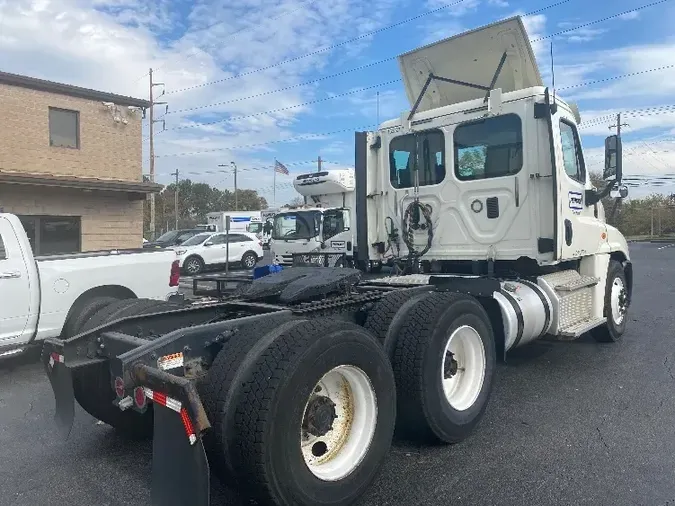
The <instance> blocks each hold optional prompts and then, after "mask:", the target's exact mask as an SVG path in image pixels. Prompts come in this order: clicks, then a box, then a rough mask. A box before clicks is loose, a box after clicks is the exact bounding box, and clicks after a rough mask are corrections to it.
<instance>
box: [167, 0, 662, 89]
mask: <svg viewBox="0 0 675 506" xmlns="http://www.w3.org/2000/svg"><path fill="white" fill-rule="evenodd" d="M464 1H465V0H458V1H456V2H453V3H450V4H446V5H443V6H441V7H438V8H436V9H432V10H430V11H427V12H423V13H422V14H418V15H417V16H413V17H411V18H408V19H404V20H402V21H398V22H396V23H393V24H391V25H387V26H384V27H382V28H378V29H376V30H373V31H371V32H368V33H364V34H362V35H359V36H358V37H354V38H352V39H348V40H345V41H342V42H338V43H336V44H332V45H330V46H326V47H323V48H321V49H317V50H315V51H312V52H310V53H307V54H304V55H300V56H295V57H293V58H289V59H287V60H282V61H280V62H277V63H273V64H271V65H267V66H265V67H260V68H257V69H254V70H249V71H247V72H242V73H240V74H235V75H233V76H228V77H224V78H222V79H217V80H215V81H209V82H206V83H202V84H196V85H194V86H188V87H185V88H180V89H178V90H175V91H170V92H168V93H167V95H173V94H175V93H182V92H184V91H188V90H193V89H197V88H203V87H205V86H211V85H214V84H219V83H223V82H225V81H230V80H232V79H239V78H240V77H245V76H249V75H252V74H256V73H258V72H263V71H265V70H269V69H272V68H275V67H279V66H281V65H285V64H286V63H290V62H294V61H298V60H302V59H304V58H308V57H310V56H314V55H317V54H320V53H323V52H326V51H330V50H331V49H336V48H338V47H341V46H344V45H347V44H350V43H352V42H357V41H359V40H362V39H365V38H367V37H370V36H371V35H375V34H377V33H381V32H384V31H386V30H390V29H391V28H396V27H398V26H402V25H404V24H406V23H410V22H412V21H415V20H418V19H421V18H423V17H425V16H429V15H431V14H435V13H437V12H440V11H442V10H444V9H447V8H448V7H453V6H455V5H459V4H460V3H462V2H464ZM569 1H570V0H561V1H559V2H556V3H553V4H551V5H549V6H547V7H542V8H541V9H537V10H535V11H532V12H528V13H526V14H524V15H523V17H527V16H531V15H533V14H537V13H539V12H542V11H544V10H546V9H551V8H553V7H557V6H559V5H562V4H565V3H567V2H569ZM661 1H662V2H665V1H668V0H661ZM633 10H635V9H633ZM396 58H397V57H396V56H392V57H390V58H385V59H384V60H379V61H377V62H374V63H370V64H368V66H373V65H377V64H380V63H384V62H387V61H391V60H395V59H396ZM360 68H365V66H363V67H358V69H360ZM355 70H356V69H352V70H350V71H346V72H340V73H337V74H333V75H332V76H331V77H335V76H338V75H343V74H346V73H348V72H354V71H355ZM326 78H328V76H327V77H326Z"/></svg>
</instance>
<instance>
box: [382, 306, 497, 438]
mask: <svg viewBox="0 0 675 506" xmlns="http://www.w3.org/2000/svg"><path fill="white" fill-rule="evenodd" d="M393 369H394V375H395V377H396V388H397V390H396V391H397V395H398V414H397V435H401V436H403V437H405V438H410V439H416V440H422V441H425V442H433V441H441V442H444V443H457V442H459V441H461V440H463V439H465V438H466V437H467V436H468V435H469V434H470V433H471V432H472V431H473V429H474V428H475V427H476V426H477V425H478V423H479V422H480V420H481V418H482V416H483V413H484V412H485V409H486V407H487V404H488V400H489V397H490V394H491V391H492V385H493V380H494V374H495V369H496V349H495V343H494V335H493V330H492V326H491V323H490V318H489V316H488V314H487V313H486V311H485V309H484V308H483V306H481V304H480V303H479V302H478V301H477V300H476V299H474V298H473V297H470V296H468V295H464V294H450V293H434V294H432V295H431V296H428V297H424V298H422V299H421V300H419V301H417V303H416V304H415V306H414V307H413V308H412V309H411V310H410V311H409V312H408V314H407V318H406V321H405V322H404V324H403V325H402V327H401V331H400V333H399V336H398V339H397V341H396V349H395V351H394V360H393Z"/></svg>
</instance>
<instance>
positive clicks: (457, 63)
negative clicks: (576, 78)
mask: <svg viewBox="0 0 675 506" xmlns="http://www.w3.org/2000/svg"><path fill="white" fill-rule="evenodd" d="M504 52H506V60H505V62H504V65H503V67H502V69H501V72H500V74H499V76H498V78H497V81H496V82H495V84H494V86H492V88H493V89H496V88H501V90H502V92H503V93H508V92H510V91H515V90H519V89H524V88H530V87H532V86H543V84H542V81H541V76H540V75H539V68H538V67H537V61H536V60H535V57H534V53H533V52H532V46H531V45H530V41H529V39H528V37H527V32H526V31H525V26H524V25H523V21H522V19H521V18H520V16H517V17H513V18H510V19H507V20H504V21H499V22H497V23H494V24H491V25H488V26H484V27H482V28H477V29H476V30H472V31H469V32H464V33H460V34H459V35H455V36H454V37H450V38H448V39H445V40H441V41H439V42H436V43H434V44H430V45H428V46H425V47H422V48H419V49H415V50H414V51H411V52H409V53H405V54H403V55H401V56H399V57H398V62H399V67H400V70H401V76H402V77H403V83H404V85H405V90H406V94H407V96H408V101H409V102H410V106H411V107H413V106H414V104H415V102H416V100H417V98H418V97H419V95H420V92H421V91H422V89H423V88H424V84H425V83H426V81H427V79H428V77H429V74H430V73H432V74H434V75H435V76H437V77H440V78H446V79H452V80H455V81H462V82H464V83H471V84H476V85H480V86H484V87H488V88H489V87H490V84H491V82H492V79H493V77H494V75H495V72H496V71H497V69H498V68H499V63H500V61H501V59H502V55H503V54H504ZM486 94H487V91H485V90H483V89H478V88H471V87H468V86H464V85H459V84H455V83H448V82H445V81H441V80H438V79H434V80H432V81H431V83H430V84H429V86H428V88H427V90H426V92H425V93H424V98H423V99H422V101H421V102H420V104H419V106H418V107H417V111H418V112H419V111H426V110H429V109H434V108H436V107H442V106H445V105H451V104H457V103H459V102H465V101H467V100H474V99H477V98H483V97H485V95H486Z"/></svg>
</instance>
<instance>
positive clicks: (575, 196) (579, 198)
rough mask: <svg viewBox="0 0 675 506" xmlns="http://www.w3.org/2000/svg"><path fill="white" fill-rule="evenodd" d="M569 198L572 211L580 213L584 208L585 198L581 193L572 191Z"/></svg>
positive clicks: (568, 194)
mask: <svg viewBox="0 0 675 506" xmlns="http://www.w3.org/2000/svg"><path fill="white" fill-rule="evenodd" d="M567 196H568V200H569V206H570V209H571V210H572V211H575V212H579V211H581V210H582V209H583V208H584V198H583V195H582V194H581V192H574V191H570V192H568V193H567Z"/></svg>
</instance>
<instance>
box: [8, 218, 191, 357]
mask: <svg viewBox="0 0 675 506" xmlns="http://www.w3.org/2000/svg"><path fill="white" fill-rule="evenodd" d="M179 278H180V269H179V266H178V261H177V258H176V252H175V251H173V250H165V249H162V250H143V249H140V248H139V249H134V250H113V251H94V252H90V253H73V254H64V255H50V256H42V257H34V256H33V253H32V250H31V247H30V242H29V241H28V236H27V235H26V231H25V230H24V228H23V226H22V225H21V221H19V218H18V217H17V216H14V215H13V214H4V213H0V301H1V303H0V358H3V357H7V356H12V355H18V354H19V353H21V352H23V351H24V350H25V349H26V348H28V346H29V345H31V344H37V343H38V342H39V341H42V340H44V339H46V338H49V337H61V338H66V337H71V336H72V335H74V333H76V329H79V328H80V327H81V326H82V323H83V322H86V321H87V320H88V319H89V318H90V317H91V316H92V315H93V314H94V313H95V312H96V311H98V310H99V309H101V308H103V307H104V306H106V305H109V304H112V303H115V302H117V301H120V300H122V299H133V298H150V299H155V300H156V301H168V300H174V299H178V300H180V296H178V284H179ZM157 304H158V305H159V304H161V302H157ZM148 307H149V306H148Z"/></svg>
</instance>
